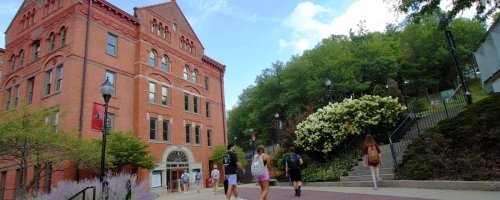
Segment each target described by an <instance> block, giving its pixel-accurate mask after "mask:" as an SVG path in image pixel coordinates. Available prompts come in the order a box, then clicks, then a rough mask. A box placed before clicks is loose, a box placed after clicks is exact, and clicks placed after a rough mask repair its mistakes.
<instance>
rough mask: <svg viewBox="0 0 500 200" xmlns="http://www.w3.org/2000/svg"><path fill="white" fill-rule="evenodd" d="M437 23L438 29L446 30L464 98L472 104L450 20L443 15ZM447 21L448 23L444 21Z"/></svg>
mask: <svg viewBox="0 0 500 200" xmlns="http://www.w3.org/2000/svg"><path fill="white" fill-rule="evenodd" d="M437 20H438V21H437V23H438V29H440V28H444V35H445V36H446V43H447V44H448V49H449V50H450V53H451V57H452V60H453V65H455V68H457V73H458V76H459V77H460V81H461V82H462V86H463V90H464V97H465V102H466V103H467V105H470V104H472V95H471V93H470V92H469V87H468V85H467V80H466V79H464V77H463V75H462V71H461V70H460V66H459V64H458V60H457V56H456V55H455V50H456V46H455V41H454V40H453V35H452V34H451V31H450V30H448V28H447V26H448V21H447V20H448V19H447V18H446V17H443V16H441V15H438V16H437ZM444 20H446V21H444Z"/></svg>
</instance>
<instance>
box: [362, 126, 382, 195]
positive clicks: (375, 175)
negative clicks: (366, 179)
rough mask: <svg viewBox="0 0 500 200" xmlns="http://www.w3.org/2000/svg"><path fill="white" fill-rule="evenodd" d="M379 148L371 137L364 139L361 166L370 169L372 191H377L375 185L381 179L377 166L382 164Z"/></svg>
mask: <svg viewBox="0 0 500 200" xmlns="http://www.w3.org/2000/svg"><path fill="white" fill-rule="evenodd" d="M380 153H381V152H380V148H379V147H378V145H377V143H376V142H375V140H374V139H373V137H372V136H371V135H367V136H366V137H365V144H364V146H363V154H364V156H363V165H364V166H365V167H367V166H369V167H370V172H371V174H372V181H373V189H374V190H377V189H378V187H377V183H378V182H380V181H381V180H382V179H381V178H380V172H379V166H380V163H382V157H381V156H380Z"/></svg>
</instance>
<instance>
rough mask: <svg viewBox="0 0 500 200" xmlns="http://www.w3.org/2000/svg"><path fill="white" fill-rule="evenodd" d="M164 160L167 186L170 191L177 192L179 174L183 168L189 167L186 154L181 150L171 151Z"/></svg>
mask: <svg viewBox="0 0 500 200" xmlns="http://www.w3.org/2000/svg"><path fill="white" fill-rule="evenodd" d="M166 161H167V162H166V167H167V173H166V175H167V182H168V185H167V187H168V188H169V189H170V192H178V191H179V188H180V183H179V179H180V177H181V174H182V173H183V171H184V170H188V169H189V160H188V156H187V155H186V153H184V152H183V151H172V152H170V153H169V154H168V156H167V160H166Z"/></svg>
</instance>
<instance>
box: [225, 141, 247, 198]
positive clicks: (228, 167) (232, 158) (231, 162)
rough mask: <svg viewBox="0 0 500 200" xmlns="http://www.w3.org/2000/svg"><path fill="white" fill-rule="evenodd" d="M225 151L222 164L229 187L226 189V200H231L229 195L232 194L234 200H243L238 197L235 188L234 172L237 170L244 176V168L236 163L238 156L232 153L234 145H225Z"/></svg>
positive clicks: (235, 177)
mask: <svg viewBox="0 0 500 200" xmlns="http://www.w3.org/2000/svg"><path fill="white" fill-rule="evenodd" d="M227 150H228V151H227V153H226V154H224V156H223V158H222V163H223V164H224V170H225V173H226V178H227V180H228V185H229V186H228V189H227V194H226V199H227V200H229V199H231V195H232V194H234V197H236V200H243V199H242V198H240V197H238V189H237V188H236V185H237V184H238V180H237V176H236V172H237V170H238V169H239V170H241V171H242V172H243V174H245V168H243V166H242V165H241V163H240V162H239V161H238V156H237V155H236V153H234V152H235V150H236V146H234V144H229V145H227Z"/></svg>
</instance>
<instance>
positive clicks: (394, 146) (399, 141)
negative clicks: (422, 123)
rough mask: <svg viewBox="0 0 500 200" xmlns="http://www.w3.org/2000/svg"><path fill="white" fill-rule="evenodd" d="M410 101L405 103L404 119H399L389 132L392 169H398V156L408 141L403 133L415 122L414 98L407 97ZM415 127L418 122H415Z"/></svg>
mask: <svg viewBox="0 0 500 200" xmlns="http://www.w3.org/2000/svg"><path fill="white" fill-rule="evenodd" d="M409 100H410V102H409V103H406V106H407V107H406V113H405V115H404V119H403V120H402V121H400V122H399V123H398V125H397V128H396V129H394V131H392V132H391V133H390V134H389V146H390V148H391V155H392V160H393V163H394V169H396V170H397V169H398V156H399V154H400V152H401V151H403V150H404V149H403V148H404V147H406V145H407V144H408V143H409V142H410V138H405V133H406V132H407V130H408V129H409V128H410V127H411V125H412V124H414V123H415V118H416V115H415V112H414V110H415V106H416V98H411V99H409ZM417 129H419V128H418V123H417Z"/></svg>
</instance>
